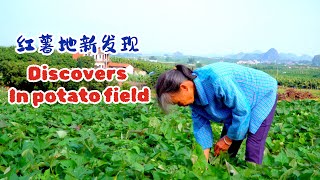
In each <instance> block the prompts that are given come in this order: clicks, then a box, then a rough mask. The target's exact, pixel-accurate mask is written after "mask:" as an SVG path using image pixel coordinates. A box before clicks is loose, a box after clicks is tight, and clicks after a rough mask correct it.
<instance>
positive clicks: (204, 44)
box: [0, 0, 320, 56]
mask: <svg viewBox="0 0 320 180" xmlns="http://www.w3.org/2000/svg"><path fill="white" fill-rule="evenodd" d="M49 2H50V3H49ZM0 24H1V28H0V32H1V34H0V45H1V46H9V45H16V40H17V37H18V35H19V34H23V35H24V36H26V37H39V36H40V34H41V33H51V34H53V35H54V36H60V35H61V36H71V37H73V38H79V37H80V36H82V35H83V34H86V35H88V36H91V35H96V36H97V40H101V39H102V36H103V35H104V34H113V35H116V39H117V38H121V37H122V36H126V35H129V36H136V37H137V38H138V47H139V50H140V51H139V52H141V53H152V52H169V53H170V52H175V51H180V52H182V53H184V54H188V55H209V54H229V53H238V52H252V51H255V50H259V51H262V52H265V51H267V50H268V49H270V48H276V49H277V50H278V51H279V52H285V53H289V52H291V53H295V54H297V55H301V54H308V55H311V56H313V55H315V54H320V1H319V0H219V1H218V0H207V1H206V0H194V1H191V0H159V1H155V0H114V1H111V0H100V1H99V0H90V1H81V0H74V1H67V0H54V1H53V0H52V1H43V0H42V1H40V0H28V1H24V0H20V1H18V0H10V1H9V0H3V1H1V2H0ZM57 39H58V38H57ZM54 40H56V39H54ZM120 45H121V42H120V40H119V42H117V41H116V47H117V46H120Z"/></svg>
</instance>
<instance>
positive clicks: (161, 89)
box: [155, 64, 197, 112]
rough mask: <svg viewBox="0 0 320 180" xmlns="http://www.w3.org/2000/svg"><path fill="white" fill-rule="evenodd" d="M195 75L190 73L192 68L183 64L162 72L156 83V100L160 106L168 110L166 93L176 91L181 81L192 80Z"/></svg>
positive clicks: (168, 98) (167, 95)
mask: <svg viewBox="0 0 320 180" xmlns="http://www.w3.org/2000/svg"><path fill="white" fill-rule="evenodd" d="M196 77H197V76H195V75H193V74H192V70H191V69H190V68H188V67H187V66H185V65H182V64H178V65H176V66H175V69H172V70H169V71H166V72H164V73H162V74H161V75H160V76H159V78H158V81H157V83H156V86H155V89H156V92H157V100H158V103H159V105H160V107H161V108H162V109H163V110H164V111H165V112H168V107H167V105H168V104H171V99H170V96H169V94H168V93H175V92H178V91H179V89H180V85H181V83H182V82H184V81H186V80H190V81H193V79H195V78H196Z"/></svg>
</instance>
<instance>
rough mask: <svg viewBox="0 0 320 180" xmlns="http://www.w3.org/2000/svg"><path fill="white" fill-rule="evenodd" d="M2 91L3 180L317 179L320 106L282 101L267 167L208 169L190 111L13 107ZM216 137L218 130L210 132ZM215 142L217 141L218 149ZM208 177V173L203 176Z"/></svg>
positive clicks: (217, 162) (232, 163)
mask: <svg viewBox="0 0 320 180" xmlns="http://www.w3.org/2000/svg"><path fill="white" fill-rule="evenodd" d="M6 96H7V94H6V91H5V90H4V89H2V91H1V107H0V116H1V118H0V119H1V120H0V131H1V135H0V171H1V172H2V173H3V174H2V175H0V178H4V177H8V178H9V179H16V178H17V177H20V178H21V179H29V178H33V179H39V178H41V179H49V178H54V179H55V178H56V179H59V178H60V179H61V178H63V179H92V178H95V177H97V178H98V179H105V178H106V179H108V178H110V179H111V178H117V179H136V178H138V179H168V178H169V179H171V178H172V179H201V178H210V179H221V178H222V179H228V178H230V177H231V178H235V179H238V178H250V179H270V178H271V179H279V178H280V179H287V178H289V179H310V178H311V179H318V178H319V177H320V174H319V171H318V170H319V168H320V137H319V134H320V133H319V132H320V128H319V127H320V126H319V119H320V102H317V101H314V100H304V101H293V102H286V101H281V102H279V103H278V108H277V113H276V117H275V119H274V122H273V125H272V128H271V130H270V132H269V137H268V139H267V144H266V150H265V158H264V161H263V165H262V166H253V165H251V164H246V163H245V162H244V145H242V148H241V149H240V152H239V155H238V159H229V158H228V156H227V155H226V154H223V155H222V156H220V157H217V158H215V157H211V159H210V164H207V163H206V162H205V160H204V156H203V155H202V150H201V148H200V147H199V145H198V144H197V143H196V142H195V139H194V137H193V134H192V121H191V117H190V112H189V109H186V108H177V109H175V113H172V114H169V115H165V114H162V113H161V111H160V110H159V108H158V107H157V106H156V104H155V102H154V101H153V102H152V103H150V104H147V105H141V104H127V105H121V104H118V105H116V104H112V105H106V104H103V103H101V104H98V105H85V104H81V105H80V104H79V105H59V104H56V105H42V106H40V107H39V108H38V109H35V108H33V107H32V106H31V105H9V104H8V103H7V97H6ZM212 128H213V132H214V137H219V133H220V129H221V126H220V125H219V124H212ZM216 140H217V138H215V141H216ZM206 169H207V170H206Z"/></svg>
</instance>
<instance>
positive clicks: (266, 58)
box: [224, 48, 312, 62]
mask: <svg viewBox="0 0 320 180" xmlns="http://www.w3.org/2000/svg"><path fill="white" fill-rule="evenodd" d="M224 58H227V59H235V60H258V61H262V62H272V61H276V60H280V61H311V60H312V57H311V56H309V55H302V56H297V55H295V54H293V53H278V51H277V50H276V49H275V48H271V49H269V50H268V51H267V52H265V53H261V52H260V51H254V52H252V53H244V52H240V53H238V54H231V55H227V56H224Z"/></svg>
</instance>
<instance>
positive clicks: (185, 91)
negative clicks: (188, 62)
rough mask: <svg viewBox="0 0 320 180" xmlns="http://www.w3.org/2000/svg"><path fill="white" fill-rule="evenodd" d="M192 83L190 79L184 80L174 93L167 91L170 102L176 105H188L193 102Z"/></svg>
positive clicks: (193, 88)
mask: <svg viewBox="0 0 320 180" xmlns="http://www.w3.org/2000/svg"><path fill="white" fill-rule="evenodd" d="M194 90H195V87H194V83H193V82H192V81H189V80H187V81H184V82H183V83H181V85H180V90H179V91H178V92H175V93H169V95H170V97H171V102H172V103H173V104H177V105H178V106H188V105H190V104H192V103H193V102H194Z"/></svg>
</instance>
